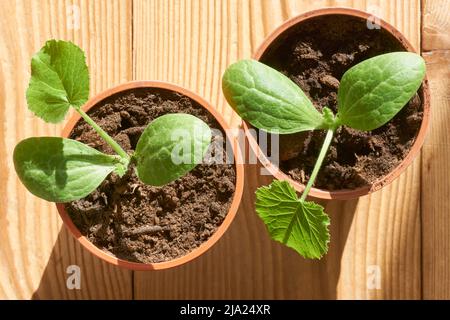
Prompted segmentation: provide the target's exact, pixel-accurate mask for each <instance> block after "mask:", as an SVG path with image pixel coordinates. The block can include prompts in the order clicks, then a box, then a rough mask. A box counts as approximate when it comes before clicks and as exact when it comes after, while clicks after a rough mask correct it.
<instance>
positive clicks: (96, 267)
mask: <svg viewBox="0 0 450 320" xmlns="http://www.w3.org/2000/svg"><path fill="white" fill-rule="evenodd" d="M70 266H75V268H76V267H79V271H80V289H76V288H72V289H69V288H68V286H67V279H68V278H69V276H71V275H74V271H73V270H74V269H73V267H72V268H70ZM68 268H69V269H68ZM68 272H69V273H68ZM75 272H76V271H75ZM75 276H76V275H75ZM71 280H74V278H71V279H69V282H70V284H76V283H75V282H74V281H71ZM131 298H132V272H131V271H127V270H122V269H119V268H116V267H113V266H110V265H109V264H107V263H106V262H103V261H101V260H100V259H98V258H96V257H94V256H93V255H92V254H91V253H89V252H88V251H87V250H85V249H84V248H83V247H82V246H81V245H80V244H79V243H78V242H77V241H76V240H75V239H74V238H73V237H72V235H71V234H69V231H68V230H67V229H66V228H65V227H64V226H63V227H62V229H61V230H60V231H59V234H58V239H57V241H56V243H55V246H54V247H53V251H52V253H51V255H50V259H49V261H48V263H47V266H46V268H45V270H44V273H43V275H42V278H41V281H40V283H39V287H38V288H37V289H36V291H35V292H34V294H33V296H32V299H37V300H39V299H131Z"/></svg>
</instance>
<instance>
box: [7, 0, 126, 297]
mask: <svg viewBox="0 0 450 320" xmlns="http://www.w3.org/2000/svg"><path fill="white" fill-rule="evenodd" d="M131 11H132V8H131V3H130V2H128V1H108V2H106V1H88V0H79V1H73V2H72V1H48V0H41V1H34V0H33V1H31V0H28V1H25V0H21V1H20V0H17V1H5V2H2V9H1V10H0V20H1V21H2V28H1V29H0V42H1V43H2V46H0V147H1V148H2V149H1V150H3V152H4V153H3V155H2V157H1V158H0V197H1V198H0V200H1V206H0V229H1V230H2V232H0V243H1V245H0V298H8V299H16V298H19V299H28V298H36V299H42V298H46V299H56V298H83V299H88V298H104V299H110V298H130V297H131V296H132V281H131V279H132V274H131V272H125V271H122V270H120V269H117V268H113V267H110V266H108V265H106V264H105V263H102V262H100V261H99V260H98V259H96V258H94V257H93V256H92V255H91V254H89V253H88V252H87V251H86V250H84V249H83V248H82V247H81V246H80V245H78V243H77V242H76V241H75V240H74V239H73V238H72V237H71V236H70V235H69V234H68V232H67V231H66V229H65V228H63V227H62V226H61V220H60V219H59V216H58V214H57V211H56V209H55V205H54V204H51V203H47V202H45V201H42V200H40V199H37V198H35V197H33V196H32V195H31V194H30V193H28V192H27V191H26V190H25V188H24V187H23V186H22V184H21V183H20V182H19V180H18V179H17V177H16V174H15V172H14V167H13V164H12V152H13V149H14V146H15V144H16V143H17V142H18V141H19V140H21V139H23V138H26V137H30V136H35V135H41V136H42V135H51V136H55V135H59V134H60V132H61V128H62V125H56V126H55V125H51V124H47V123H44V122H43V121H42V120H40V119H37V118H35V117H33V116H32V115H31V113H30V112H28V110H27V107H26V102H25V90H26V87H27V85H28V79H29V73H30V71H29V70H30V65H29V64H30V58H31V55H32V54H33V53H34V52H36V51H37V50H39V48H40V47H41V46H42V45H43V43H44V41H45V40H47V39H51V38H58V39H69V40H72V41H74V42H75V43H77V44H78V45H80V46H81V47H82V48H83V49H84V50H85V51H86V53H87V59H88V64H89V66H90V70H91V94H95V93H98V92H99V91H101V90H103V89H105V88H107V87H110V86H112V85H114V84H118V83H120V82H123V81H126V80H129V79H130V78H131V73H132V69H131V58H132V56H131ZM78 14H79V15H78ZM77 15H78V16H79V21H77V19H76V18H77ZM73 18H75V20H73ZM69 265H78V266H80V268H81V290H68V289H67V287H66V278H67V274H66V268H67V267H68V266H69Z"/></svg>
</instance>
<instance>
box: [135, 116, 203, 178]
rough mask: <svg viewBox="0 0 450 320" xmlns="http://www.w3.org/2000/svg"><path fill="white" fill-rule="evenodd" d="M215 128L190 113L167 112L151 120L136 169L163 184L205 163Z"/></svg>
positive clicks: (141, 141) (142, 139) (138, 154)
mask: <svg viewBox="0 0 450 320" xmlns="http://www.w3.org/2000/svg"><path fill="white" fill-rule="evenodd" d="M210 142H211V130H210V129H209V127H208V125H207V124H206V123H204V122H203V121H202V120H200V119H198V118H196V117H194V116H192V115H189V114H181V113H175V114H167V115H164V116H161V117H159V118H157V119H155V120H153V121H152V123H150V124H149V125H148V126H147V128H145V130H144V132H143V133H142V136H141V138H140V139H139V141H138V144H137V147H136V152H135V154H134V157H135V158H136V160H137V166H136V172H137V175H138V177H139V179H141V180H142V181H143V182H144V183H146V184H150V185H154V186H162V185H164V184H166V183H169V182H171V181H173V180H175V179H178V178H180V177H182V176H183V175H185V174H186V173H187V172H189V171H191V170H192V169H193V168H194V167H195V166H196V165H197V164H199V163H201V161H202V159H203V156H204V155H205V153H206V151H207V150H208V146H209V144H210Z"/></svg>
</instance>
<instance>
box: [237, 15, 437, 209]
mask: <svg viewBox="0 0 450 320" xmlns="http://www.w3.org/2000/svg"><path fill="white" fill-rule="evenodd" d="M336 14H339V15H348V16H353V17H358V18H362V19H369V18H370V17H372V15H371V14H369V13H366V12H363V11H359V10H354V9H348V8H325V9H319V10H314V11H310V12H306V13H304V14H302V15H299V16H297V17H295V18H292V19H290V20H288V21H286V22H285V23H283V24H282V25H281V26H279V27H278V28H277V29H276V30H275V31H274V32H272V33H271V34H270V35H269V36H268V37H267V38H266V39H265V40H264V41H263V43H262V45H261V46H260V47H259V48H258V50H257V51H256V53H255V54H254V55H253V59H255V60H260V59H261V57H262V56H263V55H264V53H265V52H266V50H267V49H269V47H270V46H271V45H272V44H273V43H274V42H275V41H276V40H277V39H278V37H279V36H281V35H282V34H283V33H284V32H286V31H288V29H290V28H291V27H294V26H296V27H297V26H298V25H299V24H301V23H302V22H304V21H306V20H308V19H311V18H316V17H319V16H324V15H336ZM377 24H379V25H380V26H381V28H383V29H385V30H386V31H388V32H389V33H390V34H391V35H392V36H394V37H395V38H396V39H397V40H398V41H399V43H400V44H401V45H402V46H403V47H404V48H405V50H407V51H411V52H415V50H414V48H413V46H412V45H411V44H410V43H409V41H408V40H407V39H406V38H405V37H404V36H403V35H402V34H401V33H400V32H399V31H398V30H397V29H395V28H394V27H393V26H392V25H390V24H388V23H387V22H385V21H383V20H381V19H380V20H377ZM420 90H421V91H422V98H423V99H422V104H423V120H422V124H421V126H420V129H419V133H418V135H417V137H416V140H415V141H414V144H413V146H412V147H411V150H410V151H409V153H408V155H407V156H406V157H405V159H403V161H402V162H401V163H400V164H399V165H398V166H397V167H396V168H395V169H394V170H393V171H391V172H390V173H389V174H387V175H385V176H384V177H382V178H379V179H378V180H376V181H375V182H374V183H373V184H372V185H369V186H364V187H359V188H356V189H342V190H335V191H328V190H324V189H319V188H311V191H310V193H309V196H311V197H316V198H322V199H340V200H345V199H352V198H357V197H360V196H364V195H367V194H369V193H372V192H374V191H377V190H379V189H381V188H382V187H384V186H386V185H387V184H389V183H391V182H392V181H393V180H395V179H396V178H397V177H398V176H399V175H400V174H401V173H402V172H403V171H404V170H405V169H406V167H407V166H408V165H409V164H411V162H412V161H413V159H414V158H415V157H416V156H417V155H418V154H419V152H420V148H421V147H422V145H423V142H424V139H425V134H426V132H427V129H428V123H429V118H430V95H429V88H428V81H427V79H426V78H425V79H424V81H423V83H422V88H421V89H420ZM243 126H244V130H245V132H246V136H247V138H248V140H249V144H250V146H251V148H252V150H253V151H254V152H255V154H256V155H257V156H258V158H259V160H260V161H261V163H262V164H263V165H264V166H265V167H266V169H267V170H268V171H269V172H270V173H271V174H272V175H273V176H274V177H275V178H276V179H278V180H287V181H289V182H290V183H291V184H292V185H293V186H294V187H295V189H296V190H297V191H298V192H302V191H303V190H304V188H305V186H304V185H303V184H301V183H299V182H296V181H294V180H292V179H291V178H290V177H289V176H288V175H286V174H285V173H283V172H282V171H281V170H279V169H278V167H277V166H276V165H274V164H273V163H272V162H270V161H269V160H268V159H267V157H266V156H265V154H264V152H262V150H261V149H260V147H259V145H258V143H257V141H256V138H255V137H254V136H253V135H252V134H251V133H250V131H249V125H248V124H247V123H246V122H245V121H244V122H243Z"/></svg>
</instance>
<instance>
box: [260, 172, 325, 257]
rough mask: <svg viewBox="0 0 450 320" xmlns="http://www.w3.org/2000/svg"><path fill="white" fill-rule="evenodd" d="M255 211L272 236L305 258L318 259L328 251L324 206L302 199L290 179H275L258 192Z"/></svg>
mask: <svg viewBox="0 0 450 320" xmlns="http://www.w3.org/2000/svg"><path fill="white" fill-rule="evenodd" d="M256 212H257V213H258V215H259V216H260V218H261V219H262V220H263V221H264V223H265V224H266V226H267V229H268V230H269V233H270V235H271V237H272V238H273V239H274V240H276V241H278V242H281V243H283V244H285V245H287V246H288V247H290V248H293V249H294V250H295V251H297V252H298V253H299V254H301V255H302V256H303V257H305V258H310V259H319V258H321V257H322V256H323V255H324V254H325V253H326V252H327V251H328V242H329V241H330V234H329V232H328V225H329V224H330V218H329V217H328V215H327V214H326V213H325V212H324V211H323V207H322V206H320V205H318V204H316V203H314V202H308V201H301V200H300V199H299V198H298V197H297V194H296V192H295V189H294V188H293V187H292V186H291V185H290V184H289V183H288V182H287V181H279V180H275V181H273V182H272V183H271V184H270V185H269V186H265V187H261V188H259V189H258V190H257V191H256Z"/></svg>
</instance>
